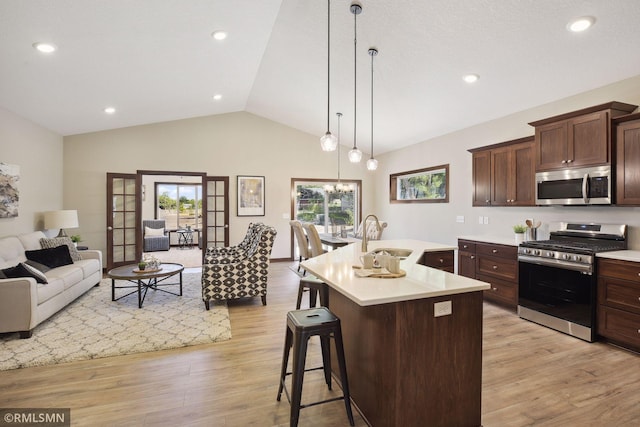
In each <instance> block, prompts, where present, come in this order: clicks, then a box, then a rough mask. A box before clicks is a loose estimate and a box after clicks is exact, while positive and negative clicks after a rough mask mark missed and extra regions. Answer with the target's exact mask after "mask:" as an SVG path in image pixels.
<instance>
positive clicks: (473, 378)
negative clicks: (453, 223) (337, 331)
mask: <svg viewBox="0 0 640 427" xmlns="http://www.w3.org/2000/svg"><path fill="white" fill-rule="evenodd" d="M379 248H400V249H408V250H411V251H412V252H411V254H410V255H409V256H408V257H407V258H406V259H403V260H402V261H401V263H400V268H401V269H402V270H403V271H405V272H406V276H404V277H400V278H393V279H389V278H369V277H358V276H357V275H356V274H355V271H356V270H355V269H354V266H358V267H359V266H360V265H361V263H360V256H361V255H362V252H361V248H360V244H359V243H354V244H350V245H348V246H345V247H342V248H340V249H337V250H335V251H331V252H328V253H326V254H324V255H321V256H318V257H315V258H311V259H309V260H307V261H305V262H303V263H302V265H303V266H304V268H305V269H307V270H308V271H309V272H311V273H313V274H314V275H315V276H317V277H319V278H320V279H322V280H323V281H324V282H325V283H327V285H328V286H329V304H328V305H329V308H330V310H331V311H332V312H333V313H334V314H336V315H337V316H338V317H339V318H340V319H341V322H342V334H343V337H344V347H345V354H346V362H347V371H348V374H349V386H350V389H351V390H350V391H351V398H352V401H353V404H354V405H355V407H356V408H357V410H358V411H359V412H360V413H361V414H362V416H363V418H364V419H365V420H366V421H367V422H368V423H369V424H370V425H372V426H376V427H378V426H407V427H408V426H424V425H429V426H478V425H480V424H481V419H480V417H481V391H482V291H483V290H485V289H488V288H489V284H487V283H484V282H480V281H478V280H474V279H469V278H466V277H462V276H457V275H455V274H451V273H447V272H445V271H442V270H438V269H435V268H430V267H426V266H423V265H420V264H418V261H419V260H420V259H421V258H422V256H423V253H424V252H430V251H447V250H454V249H455V247H452V246H446V245H440V244H435V243H429V242H423V241H418V240H378V241H373V242H369V248H368V249H369V251H372V250H376V249H379ZM332 353H333V354H335V352H332ZM333 366H334V367H335V366H337V363H333ZM336 377H337V378H339V375H336Z"/></svg>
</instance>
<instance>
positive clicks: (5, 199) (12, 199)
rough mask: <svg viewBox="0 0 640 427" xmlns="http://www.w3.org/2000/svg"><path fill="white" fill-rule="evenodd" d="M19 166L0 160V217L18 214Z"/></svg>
mask: <svg viewBox="0 0 640 427" xmlns="http://www.w3.org/2000/svg"><path fill="white" fill-rule="evenodd" d="M19 180H20V166H17V165H8V164H6V163H1V162H0V218H14V217H17V216H18V199H19V198H18V181H19Z"/></svg>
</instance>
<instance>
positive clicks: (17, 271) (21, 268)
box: [2, 262, 47, 284]
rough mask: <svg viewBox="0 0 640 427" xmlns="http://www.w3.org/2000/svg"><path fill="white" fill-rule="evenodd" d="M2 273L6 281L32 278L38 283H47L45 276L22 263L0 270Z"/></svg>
mask: <svg viewBox="0 0 640 427" xmlns="http://www.w3.org/2000/svg"><path fill="white" fill-rule="evenodd" d="M2 272H3V273H4V275H5V276H6V277H7V278H8V279H17V278H19V277H33V278H34V279H36V282H38V283H42V284H45V283H47V276H45V275H44V274H43V273H42V272H40V271H38V270H37V269H35V268H33V267H31V266H30V265H27V264H25V263H22V262H21V263H20V264H18V265H16V266H15V267H10V268H5V269H4V270H2Z"/></svg>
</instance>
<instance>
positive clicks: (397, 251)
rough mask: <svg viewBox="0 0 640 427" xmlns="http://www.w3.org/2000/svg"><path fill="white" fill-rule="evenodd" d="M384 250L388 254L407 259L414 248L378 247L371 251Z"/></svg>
mask: <svg viewBox="0 0 640 427" xmlns="http://www.w3.org/2000/svg"><path fill="white" fill-rule="evenodd" d="M383 252H386V253H387V254H389V255H391V256H394V257H398V258H400V259H405V258H407V257H408V256H409V255H411V253H413V250H411V249H401V248H377V249H374V250H372V251H371V252H370V253H372V254H376V255H377V254H381V253H383Z"/></svg>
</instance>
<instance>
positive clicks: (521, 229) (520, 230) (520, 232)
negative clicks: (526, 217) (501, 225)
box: [513, 224, 527, 245]
mask: <svg viewBox="0 0 640 427" xmlns="http://www.w3.org/2000/svg"><path fill="white" fill-rule="evenodd" d="M526 231H527V227H526V226H524V225H522V224H518V225H514V226H513V232H514V233H515V234H516V244H517V245H519V244H520V243H522V242H524V233H525V232H526Z"/></svg>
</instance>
